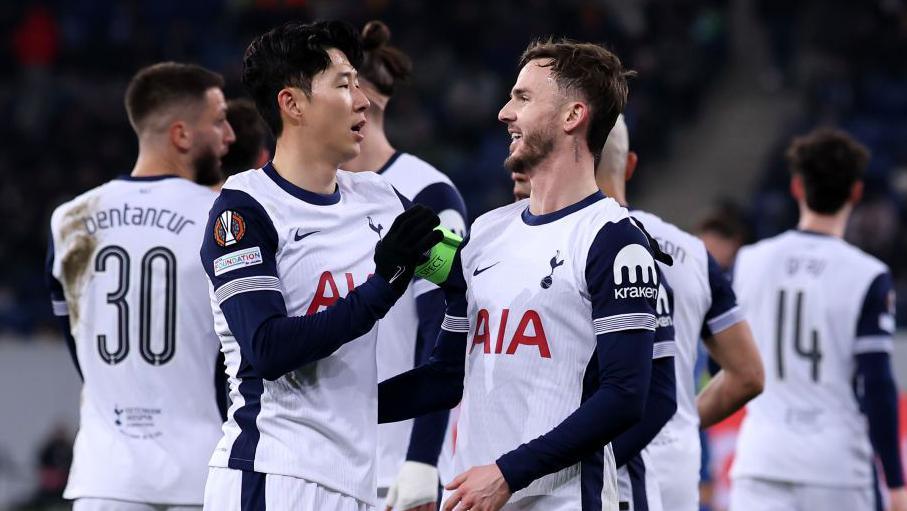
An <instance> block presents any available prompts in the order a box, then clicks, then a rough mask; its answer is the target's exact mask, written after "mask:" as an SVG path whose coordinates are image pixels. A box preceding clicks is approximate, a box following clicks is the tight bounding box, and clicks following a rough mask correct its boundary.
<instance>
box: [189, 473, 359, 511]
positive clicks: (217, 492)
mask: <svg viewBox="0 0 907 511" xmlns="http://www.w3.org/2000/svg"><path fill="white" fill-rule="evenodd" d="M328 509H330V510H331V511H334V510H336V511H375V508H374V506H370V505H368V504H366V503H365V502H362V501H360V500H357V499H355V498H353V497H350V496H349V495H344V494H342V493H338V492H336V491H333V490H329V489H327V488H325V487H324V486H321V485H319V484H316V483H312V482H309V481H306V480H305V479H300V478H298V477H290V476H282V475H276V474H260V473H258V472H245V471H242V470H233V469H231V468H220V467H211V468H209V469H208V482H207V484H205V511H266V510H267V511H285V510H293V511H297V510H298V511H321V510H328Z"/></svg>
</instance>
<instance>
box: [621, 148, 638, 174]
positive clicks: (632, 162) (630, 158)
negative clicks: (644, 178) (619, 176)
mask: <svg viewBox="0 0 907 511" xmlns="http://www.w3.org/2000/svg"><path fill="white" fill-rule="evenodd" d="M637 163H639V156H638V155H637V154H636V153H635V152H633V151H627V163H626V165H625V166H624V181H629V180H630V179H632V178H633V173H634V172H636V164H637Z"/></svg>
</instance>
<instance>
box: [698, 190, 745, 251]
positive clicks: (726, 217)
mask: <svg viewBox="0 0 907 511" xmlns="http://www.w3.org/2000/svg"><path fill="white" fill-rule="evenodd" d="M747 224H748V222H747V218H746V212H745V211H744V210H743V208H741V207H740V206H739V205H738V204H737V203H736V202H733V201H731V200H722V201H719V202H718V203H717V204H715V205H714V206H713V207H712V208H711V209H710V210H709V212H708V214H706V216H705V217H704V218H703V219H702V220H700V222H699V224H698V225H697V227H696V232H697V233H699V234H703V233H707V232H710V233H713V234H716V235H718V236H720V237H721V238H724V239H726V240H737V241H739V242H740V243H741V244H742V243H746V242H748V241H749V239H750V229H749V226H748V225H747Z"/></svg>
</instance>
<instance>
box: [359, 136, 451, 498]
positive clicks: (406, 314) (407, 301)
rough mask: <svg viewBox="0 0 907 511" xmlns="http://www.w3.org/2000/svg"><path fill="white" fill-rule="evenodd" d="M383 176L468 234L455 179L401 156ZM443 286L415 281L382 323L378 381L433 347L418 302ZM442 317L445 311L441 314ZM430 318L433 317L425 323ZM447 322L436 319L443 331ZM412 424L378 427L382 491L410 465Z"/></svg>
mask: <svg viewBox="0 0 907 511" xmlns="http://www.w3.org/2000/svg"><path fill="white" fill-rule="evenodd" d="M377 172H378V174H380V175H381V176H382V177H383V178H384V179H386V180H387V181H388V182H389V183H390V184H391V185H392V186H393V187H394V188H396V189H397V191H398V192H400V194H401V195H403V196H404V197H406V198H407V199H409V200H410V201H412V202H413V203H415V204H422V205H424V206H427V207H428V208H430V209H431V210H432V211H434V212H435V213H436V214H437V215H438V216H439V217H440V218H441V225H443V226H444V227H447V228H448V229H450V230H451V231H454V232H456V233H457V234H459V235H460V236H463V235H464V234H465V230H466V206H465V204H464V203H463V198H462V197H461V196H460V192H458V191H457V189H456V187H454V185H453V183H452V182H451V181H450V179H449V178H448V177H447V176H445V175H444V174H442V173H441V171H439V170H438V169H436V168H434V167H432V166H431V165H429V164H428V163H426V162H425V161H423V160H421V159H419V158H417V157H416V156H413V155H411V154H407V153H401V152H397V153H394V155H393V156H392V157H391V159H390V160H388V162H387V163H386V164H385V165H384V167H382V168H381V169H379V170H378V171H377ZM433 289H438V287H437V286H436V285H434V284H432V283H431V282H428V281H425V280H422V279H416V280H414V281H413V283H412V285H410V287H409V289H407V290H406V293H405V294H404V295H403V296H402V297H400V299H399V300H397V303H396V304H394V307H393V308H392V309H391V310H390V312H388V313H387V315H386V316H385V317H384V319H382V320H381V328H380V329H379V330H378V381H384V380H386V379H388V378H391V377H393V376H396V375H398V374H400V373H402V372H405V371H408V370H410V369H412V368H413V367H415V365H416V360H417V359H418V358H419V354H418V352H419V351H420V348H421V347H422V345H423V343H429V346H434V343H435V340H436V339H435V338H434V337H433V338H430V339H424V338H423V339H421V340H420V339H419V333H420V332H419V316H418V313H417V308H416V299H417V298H418V297H419V296H421V295H423V294H424V293H427V292H429V291H431V290H433ZM441 315H443V309H442V312H441ZM426 319H428V318H426ZM441 319H442V318H440V317H439V318H437V325H438V326H440V324H441ZM412 429H413V421H412V420H405V421H399V422H392V423H388V424H379V425H378V487H379V488H386V487H389V486H390V485H392V484H393V483H394V480H395V479H396V478H397V473H398V472H399V471H400V467H401V466H402V465H403V462H404V461H405V460H406V452H407V448H408V447H409V443H410V436H411V434H412Z"/></svg>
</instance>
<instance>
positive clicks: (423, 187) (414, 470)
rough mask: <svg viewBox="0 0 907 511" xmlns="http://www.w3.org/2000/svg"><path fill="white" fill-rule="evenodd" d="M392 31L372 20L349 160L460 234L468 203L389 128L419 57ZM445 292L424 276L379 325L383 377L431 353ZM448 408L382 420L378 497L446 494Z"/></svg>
mask: <svg viewBox="0 0 907 511" xmlns="http://www.w3.org/2000/svg"><path fill="white" fill-rule="evenodd" d="M390 35H391V34H390V30H389V29H388V28H387V25H385V24H384V23H382V22H380V21H371V22H369V23H368V24H366V25H365V28H363V30H362V43H363V47H364V50H365V52H364V58H363V62H362V66H361V67H360V68H359V73H360V75H359V80H360V83H361V85H362V90H363V92H365V95H366V97H368V99H369V103H370V104H371V106H369V108H368V110H366V120H367V122H366V124H365V127H364V128H363V130H362V132H363V135H364V136H365V140H363V141H362V144H361V147H362V150H361V151H360V153H359V156H357V157H356V158H354V159H352V160H350V161H348V162H346V163H344V164H343V168H344V169H345V170H350V171H353V172H364V171H373V172H377V173H379V174H381V176H382V177H384V178H385V179H386V180H387V181H388V182H390V184H391V185H393V186H394V188H396V189H397V191H399V192H400V193H401V194H402V195H403V196H404V197H406V198H408V199H410V200H412V201H413V202H415V203H416V204H423V205H425V206H427V207H429V208H431V209H432V211H434V212H435V213H437V214H438V216H439V217H440V218H441V224H442V225H444V226H445V227H447V228H448V229H450V230H452V231H454V232H456V233H458V234H460V235H461V236H462V235H463V234H464V232H465V230H466V206H465V204H464V203H463V198H462V197H461V196H460V193H459V192H458V191H457V189H456V188H455V187H454V185H453V183H452V182H451V181H450V179H448V178H447V176H445V175H444V174H442V173H441V172H440V171H438V170H437V169H436V168H434V167H432V166H431V165H429V164H428V163H426V162H424V161H422V160H421V159H419V158H417V157H415V156H413V155H411V154H407V153H401V152H399V151H397V150H396V149H394V147H393V146H392V145H391V144H390V142H389V141H388V139H387V135H386V134H385V132H384V116H385V111H386V109H387V104H388V101H389V100H390V99H391V97H392V96H393V94H394V92H395V90H396V89H397V86H398V85H399V84H400V83H401V82H403V81H406V80H407V79H408V78H409V76H410V74H411V72H412V62H411V61H410V59H409V57H408V56H407V55H406V54H405V53H403V52H402V51H401V50H400V49H398V48H395V47H394V46H391V45H390V44H388V43H389V40H390ZM443 318H444V296H443V294H442V292H441V290H440V289H438V287H437V286H435V285H434V284H431V283H429V282H427V281H424V280H421V279H420V280H416V281H414V282H413V285H412V286H411V287H410V289H407V291H406V293H405V294H404V296H403V297H402V298H401V299H400V300H398V301H397V304H396V305H395V306H394V308H393V309H391V311H390V312H389V313H388V315H387V316H386V317H385V318H384V320H383V321H382V323H381V324H382V328H381V329H379V331H378V379H379V381H381V380H386V379H387V378H390V377H391V376H395V375H397V374H400V373H402V372H403V371H406V370H409V369H412V368H413V366H414V365H419V364H421V363H424V362H426V361H427V360H428V356H429V355H430V353H431V349H432V347H433V346H434V345H435V340H436V339H437V337H438V330H439V329H440V327H441V320H442V319H443ZM447 416H448V412H447V411H446V410H443V411H440V412H435V413H433V414H429V415H427V416H424V417H418V418H416V419H415V420H414V421H401V422H396V423H392V424H382V425H380V426H379V427H378V498H379V501H381V500H382V499H386V506H382V505H380V504H381V503H380V502H379V508H381V509H385V507H388V508H396V509H398V510H401V511H402V510H406V509H410V508H414V507H416V506H426V509H434V507H432V505H433V504H434V503H435V501H436V500H437V498H438V470H437V469H436V468H435V466H436V465H437V464H438V455H439V452H440V449H441V442H442V441H443V439H444V433H445V431H446V429H447Z"/></svg>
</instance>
